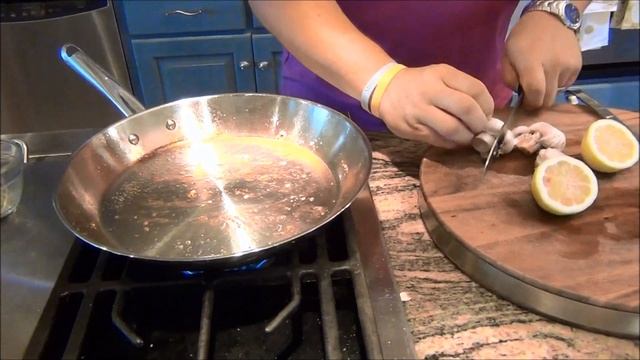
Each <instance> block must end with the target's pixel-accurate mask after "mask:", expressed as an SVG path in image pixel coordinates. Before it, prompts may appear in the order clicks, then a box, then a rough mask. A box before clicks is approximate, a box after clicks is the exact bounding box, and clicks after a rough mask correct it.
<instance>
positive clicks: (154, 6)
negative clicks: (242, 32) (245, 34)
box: [120, 0, 246, 35]
mask: <svg viewBox="0 0 640 360" xmlns="http://www.w3.org/2000/svg"><path fill="white" fill-rule="evenodd" d="M120 5H121V6H122V11H123V13H124V16H125V21H126V24H127V28H128V30H129V34H130V35H150V34H175V33H191V32H207V31H218V30H239V29H244V28H245V26H246V9H245V2H244V1H221V0H215V1H211V0H208V1H122V2H121V4H120Z"/></svg>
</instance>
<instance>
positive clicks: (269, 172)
mask: <svg viewBox="0 0 640 360" xmlns="http://www.w3.org/2000/svg"><path fill="white" fill-rule="evenodd" d="M61 57H62V59H63V60H64V61H65V62H66V63H67V64H68V65H69V66H70V67H71V68H72V69H74V70H75V71H76V72H77V73H78V74H80V75H81V76H82V77H84V78H85V79H86V80H87V81H89V82H90V83H91V84H92V85H93V86H94V87H96V88H97V89H99V90H100V91H101V92H103V93H104V94H105V95H106V96H107V97H108V98H109V99H110V100H111V101H112V102H113V103H114V104H116V106H117V107H118V108H119V109H120V110H121V111H122V112H123V113H124V114H125V115H126V116H128V117H127V118H126V119H124V120H122V121H120V122H117V123H115V124H113V125H112V126H110V127H108V128H106V129H104V130H102V131H100V132H99V133H98V134H96V135H95V136H93V137H92V138H91V139H90V140H89V141H88V142H87V143H85V144H84V145H83V146H82V147H81V148H80V149H78V150H77V151H76V152H75V153H74V154H73V156H72V158H71V161H70V164H69V166H68V168H67V170H66V172H65V173H64V175H63V177H62V179H61V182H60V184H59V188H58V190H57V193H56V195H55V198H54V206H55V208H56V211H57V213H58V215H59V216H60V218H61V220H62V222H63V223H64V224H65V225H66V226H67V227H68V228H69V230H71V231H72V232H73V233H75V235H77V236H78V237H80V238H81V239H83V240H85V241H86V242H88V243H90V244H92V245H94V246H96V247H98V248H101V249H104V250H107V251H110V252H113V253H116V254H121V255H126V256H130V257H134V258H143V259H149V260H160V261H175V262H207V263H209V262H236V261H242V260H246V259H247V258H250V257H253V256H255V255H262V253H263V252H265V251H266V250H269V249H273V248H275V247H278V246H279V245H282V244H285V243H289V242H291V241H292V240H294V239H298V238H300V237H302V236H303V235H305V234H307V233H309V232H311V231H313V230H315V229H316V228H318V227H320V226H322V225H324V224H325V223H327V222H328V221H330V220H331V219H333V218H334V217H335V216H336V215H338V214H339V213H340V212H342V211H343V210H344V209H345V208H346V207H348V206H349V204H350V203H351V202H352V201H353V199H354V198H355V196H356V195H357V194H358V192H359V191H360V190H361V189H362V187H363V186H364V184H365V183H366V181H367V179H368V176H369V173H370V170H371V148H370V144H369V142H368V140H367V138H366V136H365V135H364V134H363V132H362V131H361V130H360V129H359V128H358V127H357V125H355V124H354V123H353V122H352V121H351V120H349V119H348V118H346V117H345V116H343V115H342V114H340V113H338V112H336V111H334V110H331V109H329V108H327V107H324V106H322V105H319V104H316V103H313V102H310V101H305V100H301V99H296V98H291V97H285V96H278V95H268V94H223V95H214V96H204V97H197V98H189V99H183V100H179V101H175V102H172V103H169V104H166V105H162V106H158V107H155V108H153V109H148V110H145V109H144V107H143V106H142V105H141V104H140V103H139V102H138V101H137V100H136V99H135V98H134V97H133V96H132V95H130V94H129V93H127V92H126V91H125V90H124V89H122V88H121V87H120V86H119V85H118V84H117V83H116V82H115V81H114V80H113V79H112V77H111V76H109V75H108V74H107V73H106V72H105V71H104V70H103V69H101V68H100V67H99V66H98V65H97V64H95V63H94V62H93V61H92V60H91V59H89V58H88V57H87V56H86V55H85V54H84V53H83V52H82V51H81V50H80V49H78V48H77V47H75V46H73V45H70V44H68V45H65V46H64V47H63V48H62V49H61ZM86 115H87V116H92V115H91V114H86Z"/></svg>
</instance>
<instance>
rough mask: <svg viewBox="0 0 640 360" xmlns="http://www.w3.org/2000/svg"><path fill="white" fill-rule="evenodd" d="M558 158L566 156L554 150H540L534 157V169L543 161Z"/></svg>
mask: <svg viewBox="0 0 640 360" xmlns="http://www.w3.org/2000/svg"><path fill="white" fill-rule="evenodd" d="M559 156H568V155H567V154H565V153H563V152H562V151H560V150H558V149H554V148H548V149H542V150H540V151H539V152H538V156H537V157H536V167H538V165H540V164H542V163H543V162H544V161H545V160H549V159H553V158H556V157H559Z"/></svg>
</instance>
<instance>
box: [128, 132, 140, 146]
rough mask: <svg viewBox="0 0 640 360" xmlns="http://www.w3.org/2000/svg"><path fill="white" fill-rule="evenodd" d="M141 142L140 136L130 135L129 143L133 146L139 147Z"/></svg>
mask: <svg viewBox="0 0 640 360" xmlns="http://www.w3.org/2000/svg"><path fill="white" fill-rule="evenodd" d="M139 141H140V138H139V137H138V135H136V134H131V135H129V142H130V143H131V145H138V142H139Z"/></svg>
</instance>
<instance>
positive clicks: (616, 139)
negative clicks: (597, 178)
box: [581, 119, 638, 173]
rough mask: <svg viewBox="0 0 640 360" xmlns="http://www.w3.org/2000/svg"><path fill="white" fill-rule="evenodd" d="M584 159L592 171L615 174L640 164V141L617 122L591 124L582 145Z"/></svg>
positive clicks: (603, 121) (602, 120) (605, 121)
mask: <svg viewBox="0 0 640 360" xmlns="http://www.w3.org/2000/svg"><path fill="white" fill-rule="evenodd" d="M581 150H582V158H583V159H584V161H585V162H586V163H587V165H589V166H590V167H591V168H592V169H594V170H597V171H601V172H606V173H613V172H617V171H620V170H624V169H627V168H630V167H632V166H633V165H634V164H635V163H636V162H638V140H637V139H636V138H635V136H633V133H631V131H630V130H629V129H628V128H627V127H626V126H624V125H622V124H620V123H619V122H617V121H615V120H610V119H600V120H598V121H594V122H593V123H591V125H590V126H589V128H588V129H587V132H586V133H585V134H584V136H583V138H582V143H581Z"/></svg>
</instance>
